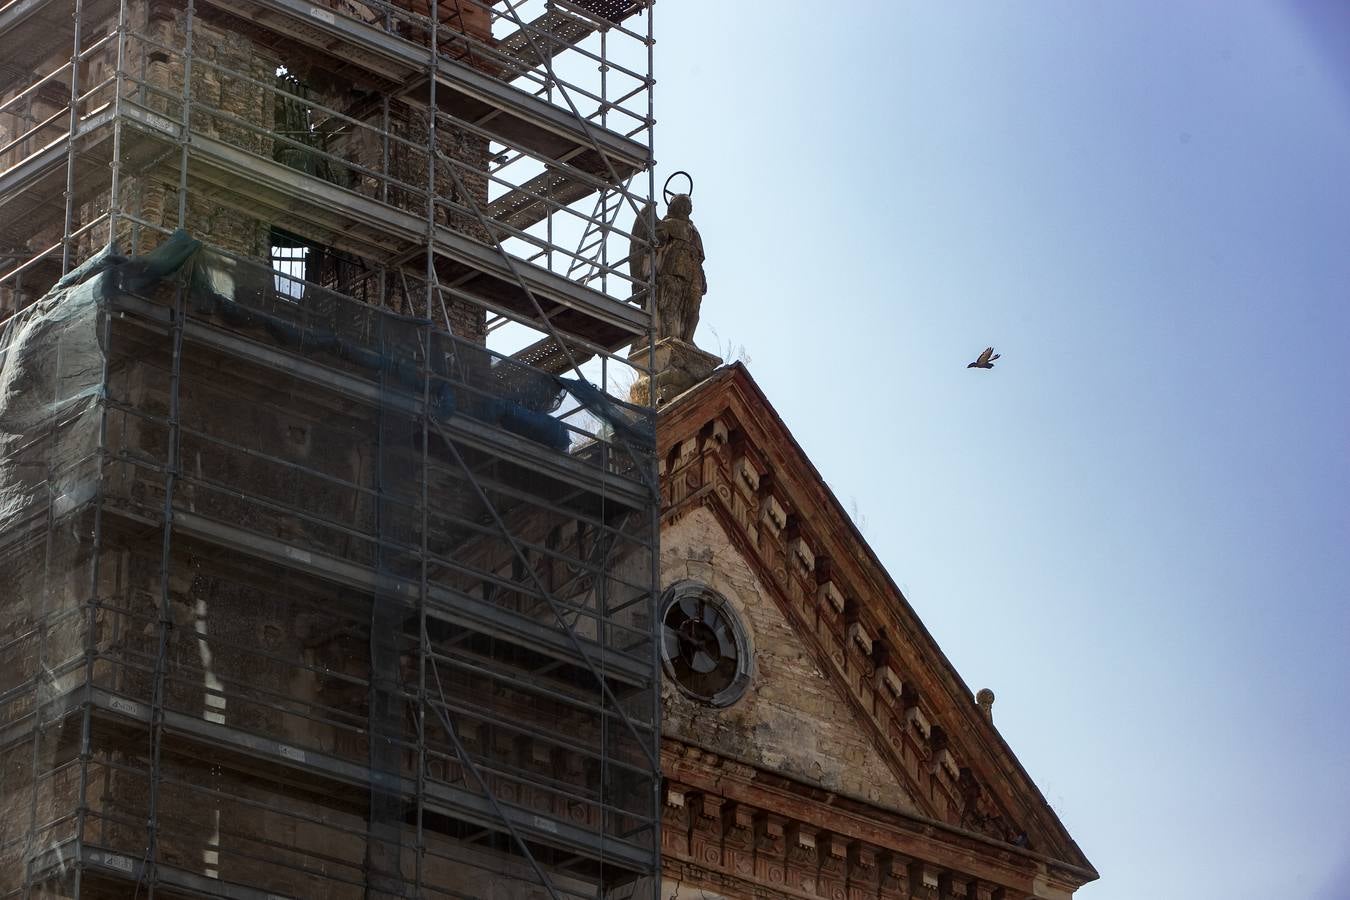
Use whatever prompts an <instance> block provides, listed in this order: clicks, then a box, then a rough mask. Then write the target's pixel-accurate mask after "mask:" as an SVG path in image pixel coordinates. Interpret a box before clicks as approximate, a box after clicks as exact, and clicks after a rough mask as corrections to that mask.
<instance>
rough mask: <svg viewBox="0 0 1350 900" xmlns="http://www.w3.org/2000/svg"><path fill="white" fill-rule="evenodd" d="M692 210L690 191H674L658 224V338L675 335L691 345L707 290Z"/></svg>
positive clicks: (656, 242) (700, 240)
mask: <svg viewBox="0 0 1350 900" xmlns="http://www.w3.org/2000/svg"><path fill="white" fill-rule="evenodd" d="M693 210H694V204H693V201H691V200H690V199H689V195H688V194H675V195H674V196H673V197H671V199H670V205H669V206H668V208H667V209H666V215H665V218H663V219H662V220H661V221H660V222H657V223H656V241H655V244H656V309H655V319H656V321H655V325H656V337H657V340H660V339H661V338H666V337H673V338H677V339H679V340H682V341H688V342H689V343H691V344H692V343H693V342H694V330H695V329H696V328H698V313H699V307H700V306H701V305H702V304H703V295H704V294H706V293H707V292H708V279H707V277H706V276H705V275H704V273H703V260H704V256H703V239H702V238H701V237H699V233H698V229H697V228H695V227H694V223H693V222H691V221H690V220H689V214H690V213H691V212H693Z"/></svg>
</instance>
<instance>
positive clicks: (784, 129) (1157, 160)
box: [656, 0, 1350, 900]
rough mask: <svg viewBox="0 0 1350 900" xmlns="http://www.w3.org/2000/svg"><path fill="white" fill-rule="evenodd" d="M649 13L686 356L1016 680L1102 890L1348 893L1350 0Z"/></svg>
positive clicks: (936, 618) (978, 682)
mask: <svg viewBox="0 0 1350 900" xmlns="http://www.w3.org/2000/svg"><path fill="white" fill-rule="evenodd" d="M656 28H657V34H658V40H659V47H658V54H657V64H658V70H657V77H658V82H659V83H658V88H657V100H656V104H657V115H658V119H659V125H658V131H657V157H658V159H659V161H660V172H661V177H662V178H664V175H665V174H667V173H669V172H672V171H674V170H675V169H688V170H690V171H691V172H692V173H693V174H694V177H695V179H696V187H695V192H694V207H695V210H694V220H695V222H696V223H697V224H698V226H699V228H700V230H701V232H702V234H703V238H704V243H705V246H706V248H707V253H708V262H707V272H708V281H709V284H710V288H709V293H708V296H707V298H706V300H705V303H704V312H703V323H704V324H703V327H702V328H701V330H700V333H699V340H700V343H701V344H703V345H704V346H705V347H708V348H709V349H715V348H716V346H717V345H718V344H719V343H720V344H722V345H726V344H728V343H730V344H734V345H744V347H745V350H746V353H747V354H748V356H749V357H750V362H749V367H750V370H751V372H752V373H753V374H754V376H755V378H756V379H757V380H758V381H759V382H760V384H761V385H762V386H763V387H764V389H765V391H766V392H767V393H768V395H769V396H770V397H771V398H772V399H773V401H774V403H775V404H776V406H777V407H778V409H779V411H780V413H782V415H783V417H784V418H785V420H786V421H787V423H788V424H789V426H790V427H791V428H792V429H793V431H794V432H795V434H796V435H797V437H798V439H799V440H800V441H801V443H802V444H803V446H804V447H805V448H806V450H807V452H808V453H809V454H810V455H811V456H812V458H813V459H814V460H815V462H816V464H817V465H818V466H819V468H820V470H821V471H822V472H823V473H824V474H825V476H826V478H827V479H828V480H829V482H830V486H831V487H832V488H833V489H834V491H835V492H836V493H837V494H838V495H839V497H840V498H841V499H842V500H843V501H844V503H845V505H850V504H853V503H856V507H857V509H858V510H859V513H860V517H861V518H862V519H863V520H864V522H863V525H864V531H865V534H866V535H867V537H868V539H869V541H870V542H871V543H872V544H873V546H874V547H875V548H876V550H877V552H878V553H879V555H880V556H881V558H882V559H883V560H884V561H885V562H886V563H887V565H888V566H889V567H890V569H891V572H892V574H893V575H894V577H895V578H896V580H897V582H899V583H900V584H901V586H902V587H903V588H904V589H905V590H906V593H907V595H908V597H909V599H910V601H911V603H912V604H913V605H914V607H915V608H916V609H917V610H918V612H919V614H920V615H921V616H922V617H923V619H924V620H925V622H926V623H927V625H928V626H929V628H930V630H931V631H932V632H933V634H934V636H935V637H936V638H937V639H938V641H939V643H940V644H941V645H942V647H943V649H944V650H945V651H946V652H947V654H948V656H949V657H950V658H951V659H952V661H953V662H954V663H955V664H956V666H957V668H958V669H959V670H960V671H961V673H962V675H963V676H964V678H965V679H966V682H967V684H969V685H970V687H971V688H972V690H973V689H977V688H980V687H985V686H988V687H991V688H993V689H994V691H995V692H996V693H997V695H998V701H997V703H996V705H995V710H994V712H995V720H996V722H997V724H998V726H999V727H1000V729H1001V731H1002V732H1003V734H1004V736H1005V737H1006V738H1007V740H1008V741H1009V743H1010V744H1011V745H1012V747H1013V748H1014V749H1015V750H1016V751H1017V752H1018V754H1019V756H1020V758H1021V760H1022V762H1023V764H1024V765H1025V766H1026V768H1027V769H1028V771H1029V772H1030V773H1031V775H1032V776H1033V778H1035V779H1036V781H1037V783H1038V784H1039V785H1040V786H1041V788H1042V790H1043V791H1044V793H1045V795H1046V796H1047V798H1048V799H1049V800H1050V802H1051V804H1052V805H1053V806H1054V807H1055V809H1056V811H1057V812H1058V813H1059V814H1060V816H1061V818H1062V819H1063V820H1064V822H1065V824H1066V825H1067V826H1068V827H1069V829H1070V830H1071V832H1072V833H1073V834H1074V836H1075V837H1076V838H1077V840H1078V841H1079V843H1080V845H1081V846H1082V847H1083V849H1084V851H1085V852H1086V853H1087V854H1088V856H1089V858H1091V859H1092V861H1093V862H1094V863H1095V864H1096V865H1097V867H1098V868H1099V869H1100V871H1101V873H1102V880H1101V881H1100V882H1098V883H1096V884H1094V885H1090V886H1089V887H1087V888H1085V889H1084V890H1083V891H1082V892H1081V893H1080V895H1079V896H1080V897H1082V898H1084V900H1138V898H1140V897H1149V898H1167V897H1177V898H1194V897H1224V898H1229V900H1241V898H1249V897H1250V898H1258V897H1259V898H1266V897H1272V896H1278V897H1291V898H1305V897H1306V898H1317V900H1340V898H1346V897H1350V750H1347V746H1348V745H1350V715H1347V713H1350V702H1348V701H1347V699H1346V692H1347V687H1348V686H1350V659H1348V658H1347V652H1346V648H1347V645H1348V644H1350V604H1348V603H1347V599H1348V598H1350V559H1348V557H1350V553H1348V552H1347V548H1350V465H1348V464H1347V462H1348V460H1347V456H1350V415H1347V413H1348V412H1350V403H1348V402H1347V398H1346V394H1347V386H1350V375H1347V366H1348V365H1350V360H1348V359H1347V352H1346V351H1347V348H1350V309H1348V304H1347V299H1348V298H1347V293H1348V291H1350V232H1348V230H1347V218H1348V215H1350V178H1348V177H1347V174H1350V5H1347V4H1342V3H1336V2H1322V3H1314V2H1305V3H1276V2H1269V3H1256V2H1232V3H1223V4H1219V3H1213V2H1210V3H1199V2H1169V3H1148V2H1129V3H1115V4H1109V5H1108V4H1101V3H1070V2H1038V3H1030V2H1024V3H1018V4H1013V3H932V2H923V3H920V2H885V3H873V4H868V3H851V4H828V3H818V2H815V3H809V4H808V3H804V2H803V3H781V2H780V3H767V2H749V0H743V2H735V3H728V2H724V0H716V2H714V0H680V2H678V3H674V2H671V3H662V4H659V5H658V6H657V8H656ZM714 329H715V331H716V334H715V335H714ZM987 344H994V345H995V346H996V347H997V348H998V349H999V351H1001V352H1002V353H1003V360H1001V361H1000V362H999V363H998V365H997V368H995V369H994V370H993V371H990V372H985V371H977V370H967V369H966V368H965V363H966V362H968V361H969V360H971V359H973V358H974V356H975V355H976V354H977V353H978V352H979V351H980V349H981V348H983V347H984V346H985V345H987Z"/></svg>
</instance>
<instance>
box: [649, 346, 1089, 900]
mask: <svg viewBox="0 0 1350 900" xmlns="http://www.w3.org/2000/svg"><path fill="white" fill-rule="evenodd" d="M658 445H659V447H658V450H659V453H660V454H661V467H662V490H663V524H662V543H663V550H662V557H663V574H664V576H665V580H666V581H667V582H668V583H669V582H672V581H674V580H677V579H678V578H693V579H697V578H705V579H712V583H713V584H714V586H717V584H718V583H719V582H718V581H717V579H721V582H720V584H721V587H720V588H719V590H720V591H721V592H722V593H726V594H728V595H729V596H730V597H731V598H733V600H732V602H733V603H735V604H737V605H738V612H741V613H742V614H743V615H745V616H746V618H747V623H746V624H747V627H748V630H750V631H751V632H754V634H753V635H752V636H753V637H754V639H755V641H756V644H757V646H756V650H757V652H758V653H759V654H760V655H761V658H763V659H764V663H765V664H764V665H761V666H760V670H759V672H758V673H757V676H756V677H757V678H758V679H759V680H760V681H761V682H762V683H761V685H760V687H759V688H758V691H759V695H760V697H762V699H760V698H759V697H757V698H756V700H755V704H756V705H755V706H753V707H746V708H745V709H744V710H743V711H742V712H740V713H736V712H735V710H736V707H735V706H734V705H733V706H732V707H729V708H728V709H725V710H706V709H696V708H692V707H690V708H686V706H685V705H684V704H683V702H682V701H679V702H669V701H668V703H667V707H666V709H667V731H668V733H677V734H678V736H679V737H680V739H682V740H688V741H691V742H693V743H698V744H704V745H706V746H708V747H709V748H710V749H711V750H713V751H714V752H722V753H727V754H728V755H732V756H735V757H737V758H740V759H744V760H745V761H747V762H749V763H751V764H753V765H755V766H758V767H762V768H764V769H767V770H772V771H776V772H779V773H781V774H784V775H787V776H789V777H794V778H799V779H801V780H802V781H805V782H806V783H809V784H816V785H820V786H821V787H822V788H825V789H827V790H836V791H838V792H840V793H843V794H849V795H851V796H859V797H863V798H864V799H867V800H869V801H871V802H874V803H877V804H878V805H881V806H886V807H888V808H891V809H898V810H901V811H903V812H907V813H910V814H913V815H916V816H920V817H923V818H924V819H928V820H936V821H938V822H941V823H944V824H946V825H948V826H950V827H951V828H952V829H954V830H959V831H961V832H963V833H969V832H974V833H978V834H981V835H983V836H985V837H986V838H988V839H990V840H993V841H996V842H999V843H1002V844H1005V845H1006V846H1007V847H1008V848H1009V849H1010V850H1015V851H1023V852H1026V851H1030V852H1034V853H1036V854H1038V855H1041V856H1043V857H1045V858H1049V859H1053V860H1056V861H1059V862H1062V863H1064V864H1066V865H1068V866H1070V867H1072V868H1074V869H1075V870H1079V871H1081V872H1083V873H1084V874H1085V875H1087V876H1088V877H1095V872H1093V871H1092V869H1091V865H1090V863H1089V862H1088V861H1087V859H1086V858H1085V857H1084V856H1083V854H1082V852H1081V851H1080V850H1079V849H1078V847H1077V845H1076V844H1075V843H1074V841H1073V839H1072V838H1071V837H1070V835H1069V834H1068V832H1067V830H1065V828H1064V826H1063V825H1062V824H1061V823H1060V821H1059V819H1058V817H1057V816H1056V815H1055V813H1054V811H1053V810H1052V809H1051V808H1050V806H1049V804H1048V803H1047V802H1046V801H1045V798H1044V797H1043V796H1042V794H1041V793H1040V791H1039V790H1038V789H1037V787H1036V786H1035V784H1034V783H1033V782H1032V780H1031V779H1030V777H1029V776H1028V775H1027V774H1026V772H1025V770H1024V769H1023V768H1022V766H1021V764H1020V763H1019V762H1018V761H1017V758H1016V756H1015V755H1014V754H1013V752H1012V750H1011V749H1010V748H1009V747H1008V746H1007V744H1006V743H1005V742H1004V741H1003V739H1002V737H1001V736H1000V735H999V733H998V731H997V730H996V729H995V728H994V726H993V724H992V722H991V721H990V720H989V719H988V718H987V716H986V715H985V714H984V712H983V711H981V709H980V708H979V707H978V705H977V704H976V700H975V697H974V696H973V695H972V693H971V691H970V689H969V688H968V687H967V686H966V685H965V683H964V682H963V681H962V680H961V678H960V676H959V675H958V674H957V673H956V671H955V669H954V668H953V666H952V665H951V663H950V661H949V660H948V659H947V658H946V656H945V655H943V653H942V651H941V650H940V649H939V648H938V646H937V644H936V642H935V641H934V640H933V638H932V636H931V635H929V634H928V632H927V630H926V629H925V628H924V627H923V623H922V622H921V621H920V620H919V619H918V616H917V615H916V614H915V613H914V610H913V608H912V607H911V606H910V605H909V603H908V601H907V600H906V599H905V598H904V596H903V595H902V593H901V592H900V590H899V588H898V587H897V586H896V585H895V583H894V581H893V580H892V579H891V578H890V576H889V575H888V574H887V572H886V571H885V569H884V567H882V566H881V564H880V562H879V561H878V560H877V558H876V556H875V554H873V553H872V551H871V549H870V548H869V547H868V546H867V544H866V542H865V541H864V540H863V538H862V536H861V534H859V533H858V531H857V529H856V528H855V527H854V526H853V523H852V521H851V520H850V519H849V517H848V516H847V514H846V513H845V512H844V510H843V508H842V507H841V506H840V504H839V502H838V500H837V499H836V498H835V497H834V495H833V494H832V493H831V492H830V491H829V489H828V487H826V485H825V483H824V481H823V479H822V478H821V476H820V474H819V472H817V471H816V469H815V468H814V466H813V465H812V464H811V462H810V460H809V459H807V458H806V456H805V454H804V453H803V452H802V451H801V448H800V446H799V445H798V444H797V443H796V441H795V440H794V439H793V438H792V435H791V433H790V432H789V431H788V430H787V428H786V426H784V424H783V423H782V421H781V419H779V417H778V416H777V414H776V412H775V411H774V410H773V408H772V406H771V405H770V404H769V403H768V401H767V399H766V398H765V397H764V395H763V393H762V392H761V391H760V390H759V388H758V386H757V385H756V384H755V383H754V381H753V379H751V378H750V376H749V373H748V372H747V371H746V370H745V368H744V367H743V366H741V365H732V366H729V367H726V368H724V369H721V370H719V371H718V372H717V373H715V374H714V375H713V376H712V377H711V378H709V379H707V380H706V381H704V382H703V383H702V384H700V385H699V386H697V387H696V388H694V389H692V390H690V391H689V392H687V393H686V394H684V395H683V396H681V397H680V398H678V399H677V400H676V401H674V402H673V403H672V404H671V405H670V406H668V407H666V408H665V409H664V410H663V411H662V414H661V418H660V424H659V426H658ZM723 589H725V590H723ZM747 598H748V599H747ZM760 631H764V632H765V633H766V634H767V635H768V636H769V638H768V643H772V644H773V648H774V654H773V656H772V657H768V658H764V657H763V656H762V654H763V651H764V649H765V645H766V640H765V638H764V637H761V636H760V635H759V633H758V632H760ZM780 648H781V650H780ZM784 659H791V660H792V663H791V664H790V665H789V664H785V662H784ZM769 679H775V680H778V679H781V684H779V685H775V686H773V687H770V686H769V685H768V684H767V681H768V680H769ZM825 685H828V688H829V690H828V691H826V689H825V687H824V686H825ZM826 696H829V697H832V698H837V699H836V700H835V701H834V702H837V704H838V706H837V707H836V708H835V709H834V711H833V713H832V715H831V729H830V730H831V731H832V734H831V737H830V740H835V739H837V738H836V735H837V733H838V731H839V730H841V729H846V730H848V731H849V733H850V734H851V737H850V739H848V740H845V741H842V742H841V743H840V744H839V746H838V748H837V751H836V759H835V763H834V765H833V767H831V766H830V765H828V764H826V763H824V762H821V760H820V758H819V757H820V756H821V755H825V756H828V755H829V752H830V747H829V743H828V742H825V741H820V740H815V739H814V738H813V737H808V738H804V739H802V741H801V743H800V744H799V745H795V746H794V745H791V744H790V743H789V744H788V745H787V746H784V741H783V740H781V739H780V738H779V732H780V730H784V731H785V729H780V727H779V725H780V723H781V717H783V716H790V715H793V714H796V715H799V716H800V717H801V719H802V724H803V726H804V727H805V728H813V729H820V728H821V724H820V716H821V713H820V709H821V706H820V705H821V703H822V702H823V701H822V700H821V698H822V697H826ZM794 710H795V712H794ZM841 723H842V724H841ZM723 738H725V739H726V740H721V739H723ZM757 739H758V741H759V742H760V743H756V741H757ZM719 741H721V742H720V743H719ZM812 763H816V764H819V769H814V768H812V765H811V764H812ZM879 770H884V775H880V776H879V775H878V774H877V772H878V771H879ZM864 780H867V781H868V783H869V784H875V785H877V787H876V788H874V789H872V790H870V791H869V790H867V789H866V788H860V785H861V784H862V782H863V781H864ZM888 801H889V802H888ZM1084 880H1087V879H1086V878H1085V879H1084Z"/></svg>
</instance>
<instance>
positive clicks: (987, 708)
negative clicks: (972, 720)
mask: <svg viewBox="0 0 1350 900" xmlns="http://www.w3.org/2000/svg"><path fill="white" fill-rule="evenodd" d="M975 702H976V703H977V704H978V705H979V707H980V712H982V713H984V717H985V719H987V720H988V721H989V722H990V723H991V724H992V723H993V721H994V692H993V691H991V690H989V688H980V692H979V693H978V694H976V695H975Z"/></svg>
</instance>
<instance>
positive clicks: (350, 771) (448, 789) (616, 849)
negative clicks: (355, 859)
mask: <svg viewBox="0 0 1350 900" xmlns="http://www.w3.org/2000/svg"><path fill="white" fill-rule="evenodd" d="M91 693H92V697H91V704H92V706H93V708H94V709H95V710H98V711H106V712H109V713H114V714H116V715H118V716H121V717H123V718H130V719H134V720H135V721H138V722H141V723H143V724H147V725H148V724H149V722H150V718H151V710H150V707H149V706H148V705H147V704H144V703H141V702H139V701H135V700H131V699H129V698H126V697H123V696H121V695H119V694H115V693H112V692H110V691H106V690H103V689H101V688H95V689H94V690H93V691H92V692H91ZM162 717H163V718H162V721H163V723H164V727H165V729H167V730H168V731H170V732H172V733H173V734H175V735H178V736H181V737H185V738H188V739H193V740H197V741H200V742H202V743H203V744H204V745H205V746H207V747H226V748H229V749H231V750H234V751H236V752H240V753H243V754H245V755H247V756H250V757H254V758H257V759H262V760H265V761H267V762H269V763H271V764H273V765H277V766H282V767H286V768H292V769H303V770H305V771H308V772H310V773H312V774H315V775H318V776H320V777H323V778H330V779H335V780H338V781H342V782H345V783H348V784H352V785H356V786H362V787H363V786H366V785H369V784H370V780H371V773H370V770H369V769H368V768H366V767H365V766H361V765H358V764H356V763H352V762H348V761H347V760H344V759H339V758H337V757H334V756H331V755H329V754H326V753H321V752H318V751H315V750H310V749H302V748H299V747H293V746H291V745H289V744H285V743H283V742H281V741H277V740H273V739H272V738H265V737H260V736H258V735H256V734H252V733H251V732H247V731H242V730H240V729H237V728H232V727H230V726H228V725H224V724H221V723H218V722H209V721H207V720H205V719H200V718H197V717H195V716H190V715H187V714H185V713H180V712H177V711H175V710H169V709H166V710H163V711H162ZM382 782H383V783H384V784H386V785H387V786H388V787H390V788H391V789H393V790H394V792H395V793H397V794H399V795H400V796H402V797H405V798H413V797H416V796H418V785H417V781H416V780H414V779H411V778H406V777H403V776H400V775H388V774H386V775H385V776H384V777H383V778H382ZM421 796H422V800H423V803H424V805H425V807H426V808H427V809H431V810H434V811H436V812H440V813H442V814H443V815H446V816H449V817H451V818H455V819H459V820H466V821H471V822H474V823H476V824H478V825H481V826H483V827H485V828H494V829H495V828H499V827H501V818H500V817H499V816H498V815H497V814H496V811H495V810H493V809H492V805H491V803H490V802H489V801H488V799H487V798H486V797H484V796H482V795H480V794H477V793H475V792H473V791H468V790H464V789H462V788H457V787H454V786H453V785H449V784H443V783H440V782H434V781H433V782H427V783H425V785H424V790H423V791H422V795H421ZM502 811H503V812H504V813H505V814H506V816H507V818H508V819H509V820H510V821H511V824H512V825H513V826H515V827H516V828H517V829H518V830H521V831H523V832H525V833H526V834H527V835H528V837H529V838H530V839H532V840H537V841H539V842H540V843H545V844H549V845H550V846H555V847H563V848H566V849H568V850H570V851H572V852H579V853H582V854H583V855H587V856H591V857H593V858H603V859H604V860H605V861H606V864H618V865H621V866H622V865H625V864H626V865H628V866H632V867H634V868H645V867H648V866H650V865H651V863H652V862H653V859H654V856H653V851H652V850H650V849H647V848H644V847H642V846H641V845H638V844H634V843H631V842H628V841H623V840H621V839H618V838H615V837H613V836H608V835H601V834H598V833H596V832H594V831H589V830H587V829H584V828H579V827H577V826H576V825H573V824H571V823H570V822H568V821H566V820H565V819H562V818H558V817H557V816H554V815H545V814H543V813H541V812H537V811H534V810H530V809H522V808H520V807H515V806H511V805H510V804H503V805H502Z"/></svg>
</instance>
